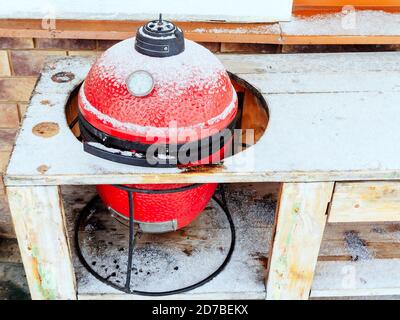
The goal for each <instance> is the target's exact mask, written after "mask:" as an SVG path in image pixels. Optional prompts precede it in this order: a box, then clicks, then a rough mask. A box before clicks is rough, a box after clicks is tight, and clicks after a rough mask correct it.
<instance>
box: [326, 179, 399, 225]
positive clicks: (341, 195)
mask: <svg viewBox="0 0 400 320" xmlns="http://www.w3.org/2000/svg"><path fill="white" fill-rule="evenodd" d="M363 221H364V222H366V221H370V222H377V221H400V183H398V182H390V181H388V182H359V183H338V184H337V185H336V187H335V192H334V195H333V199H332V207H331V210H330V213H329V222H363Z"/></svg>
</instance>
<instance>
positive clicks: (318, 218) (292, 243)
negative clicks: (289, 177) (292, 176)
mask: <svg viewBox="0 0 400 320" xmlns="http://www.w3.org/2000/svg"><path fill="white" fill-rule="evenodd" d="M333 186H334V184H333V183H284V184H283V185H282V190H281V195H280V200H279V205H278V209H277V214H276V217H275V219H276V223H275V228H276V231H275V236H274V239H273V244H272V251H271V255H270V260H269V271H268V279H267V299H271V300H276V299H308V297H309V295H310V290H311V285H312V281H313V277H314V269H315V266H316V263H317V258H318V252H319V249H320V245H321V241H322V235H323V233H324V229H325V223H326V218H327V217H326V211H327V206H328V203H329V201H330V200H331V196H332V192H333Z"/></svg>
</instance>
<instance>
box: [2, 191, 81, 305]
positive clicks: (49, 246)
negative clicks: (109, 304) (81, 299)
mask: <svg viewBox="0 0 400 320" xmlns="http://www.w3.org/2000/svg"><path fill="white" fill-rule="evenodd" d="M7 195H8V200H9V204H10V209H11V213H12V218H13V223H14V227H15V232H16V234H17V238H18V244H19V248H20V251H21V256H22V261H23V263H24V268H25V273H26V277H27V279H28V284H29V288H30V292H31V296H32V299H76V289H75V275H74V271H73V266H72V261H71V253H70V250H69V246H68V241H67V235H66V229H65V225H64V220H65V218H64V210H63V205H62V203H61V199H60V195H59V189H58V187H34V188H29V187H27V188H8V189H7Z"/></svg>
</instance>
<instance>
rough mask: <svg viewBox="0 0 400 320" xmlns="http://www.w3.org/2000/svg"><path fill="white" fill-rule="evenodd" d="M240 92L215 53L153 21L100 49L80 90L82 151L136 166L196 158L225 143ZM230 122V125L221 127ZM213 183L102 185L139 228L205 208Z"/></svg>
mask: <svg viewBox="0 0 400 320" xmlns="http://www.w3.org/2000/svg"><path fill="white" fill-rule="evenodd" d="M236 115H237V96H236V92H235V90H234V88H233V86H232V84H231V81H230V78H229V76H228V74H227V72H226V70H225V69H224V67H223V65H222V64H221V63H220V62H219V60H218V59H217V58H216V57H215V56H214V55H213V54H212V53H211V52H210V51H208V50H207V49H206V48H204V47H202V46H201V45H199V44H196V43H195V42H192V41H189V40H185V39H184V36H183V32H182V30H180V29H179V28H178V27H177V26H175V25H174V24H173V23H171V22H169V21H166V20H162V19H161V17H160V19H159V20H154V21H150V22H148V23H147V24H145V25H144V26H143V27H141V28H139V30H138V32H137V34H136V37H135V38H130V39H127V40H125V41H122V42H120V43H118V44H116V45H114V46H113V47H111V48H110V49H108V50H107V51H106V52H104V53H103V55H102V56H100V57H99V58H98V59H97V61H96V62H95V63H94V65H93V66H92V68H91V70H90V71H89V74H88V76H87V78H86V80H85V82H84V84H83V85H82V87H81V89H80V92H79V125H80V129H81V134H82V138H83V141H84V148H85V151H87V152H89V153H91V154H93V155H96V156H99V157H101V158H104V159H108V160H112V161H117V162H120V163H124V164H130V165H136V166H159V167H170V166H196V165H202V164H206V163H213V162H215V161H219V160H220V159H221V158H223V157H224V154H226V152H227V150H228V149H229V147H230V143H231V141H230V140H231V138H230V136H229V135H226V133H227V132H229V129H232V128H233V127H234V126H235V119H236ZM226 129H228V131H227V130H226ZM215 188H216V184H202V185H182V184H164V185H156V184H148V185H126V186H112V185H99V186H97V190H98V192H99V195H100V197H101V198H102V200H103V202H104V203H105V204H106V205H107V206H108V207H109V208H110V209H111V210H112V211H113V212H114V213H115V214H117V215H119V216H120V217H125V218H129V208H130V206H129V197H128V193H127V192H126V190H130V191H131V192H133V199H132V201H133V203H132V205H133V207H134V211H135V222H137V223H139V226H140V228H141V229H142V231H144V232H166V231H172V230H176V229H178V228H182V227H184V226H186V225H187V224H189V223H190V222H191V221H193V220H194V219H195V218H196V217H197V216H198V214H199V213H200V212H201V211H202V210H203V209H204V208H205V206H206V204H207V203H208V201H209V200H210V198H211V196H212V195H213V193H214V191H215Z"/></svg>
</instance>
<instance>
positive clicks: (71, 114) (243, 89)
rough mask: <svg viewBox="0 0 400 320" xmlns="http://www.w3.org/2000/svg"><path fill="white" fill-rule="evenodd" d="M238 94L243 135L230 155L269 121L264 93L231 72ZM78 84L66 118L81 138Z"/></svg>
mask: <svg viewBox="0 0 400 320" xmlns="http://www.w3.org/2000/svg"><path fill="white" fill-rule="evenodd" d="M229 76H230V78H231V81H232V84H233V86H234V88H235V91H236V93H237V95H238V109H239V117H238V118H239V120H238V122H237V124H236V128H235V130H241V131H240V132H239V131H235V138H237V136H241V141H240V142H241V143H240V145H238V144H236V145H235V147H234V148H233V150H232V152H231V154H230V155H233V154H236V153H238V152H241V151H243V150H245V149H247V148H249V147H251V146H252V145H254V144H256V143H257V142H258V141H259V140H260V138H261V137H262V136H263V134H264V133H265V131H266V129H267V126H268V122H269V110H268V105H267V102H266V101H265V99H264V97H263V95H262V93H261V92H260V91H259V90H257V89H256V88H255V87H254V86H253V85H251V84H250V83H248V82H247V81H246V80H244V79H242V78H241V77H240V76H238V75H236V74H233V73H229ZM79 90H80V86H78V87H77V88H76V89H75V90H74V91H73V92H72V93H71V95H70V98H69V100H68V102H67V105H66V119H67V122H68V125H69V127H70V129H71V130H72V132H73V134H74V135H75V137H77V138H78V139H80V137H81V132H80V129H79V125H78V121H77V118H78V93H79Z"/></svg>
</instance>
